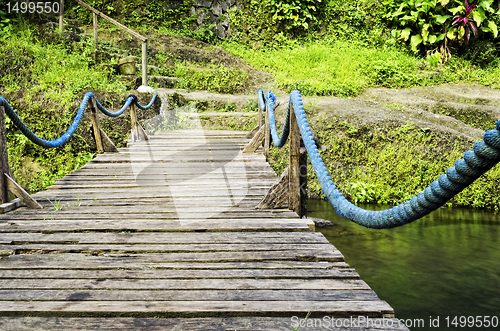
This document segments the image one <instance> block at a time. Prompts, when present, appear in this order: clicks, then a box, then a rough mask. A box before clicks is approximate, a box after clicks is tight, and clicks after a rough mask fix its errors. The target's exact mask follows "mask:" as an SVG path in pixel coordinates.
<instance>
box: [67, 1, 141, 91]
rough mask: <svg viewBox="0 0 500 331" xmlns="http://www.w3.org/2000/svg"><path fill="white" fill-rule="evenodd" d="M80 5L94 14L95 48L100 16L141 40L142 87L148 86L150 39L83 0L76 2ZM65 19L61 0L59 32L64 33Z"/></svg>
mask: <svg viewBox="0 0 500 331" xmlns="http://www.w3.org/2000/svg"><path fill="white" fill-rule="evenodd" d="M76 2H78V3H79V4H80V5H82V6H83V7H85V8H87V9H88V10H90V11H91V12H92V16H93V23H94V43H95V48H96V49H97V46H98V43H97V16H100V17H102V18H104V19H105V20H107V21H109V22H110V23H112V24H114V25H116V26H117V27H119V28H120V29H122V30H124V31H125V32H127V33H129V34H130V35H132V36H133V37H135V38H137V39H139V40H140V41H141V42H142V85H145V86H148V39H147V38H146V37H144V36H142V35H140V34H138V33H137V32H135V31H134V30H132V29H129V28H127V27H126V26H125V25H123V24H121V23H118V22H117V21H115V20H114V19H112V18H111V17H109V16H107V15H105V14H104V13H102V12H100V11H98V10H97V9H95V8H94V7H91V6H89V5H88V4H87V3H85V2H83V1H81V0H76ZM63 19H64V1H63V0H61V9H60V14H59V31H61V32H62V30H63Z"/></svg>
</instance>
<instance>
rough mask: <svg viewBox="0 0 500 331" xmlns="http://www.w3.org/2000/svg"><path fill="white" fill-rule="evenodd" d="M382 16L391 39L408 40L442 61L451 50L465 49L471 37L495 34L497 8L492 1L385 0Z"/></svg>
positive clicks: (497, 15)
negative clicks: (388, 25) (391, 27)
mask: <svg viewBox="0 0 500 331" xmlns="http://www.w3.org/2000/svg"><path fill="white" fill-rule="evenodd" d="M383 4H384V8H385V11H384V13H383V17H384V18H385V19H387V20H388V21H389V22H390V23H391V24H392V26H393V27H394V29H393V30H392V31H391V35H392V37H393V38H395V39H398V40H403V41H405V42H406V41H408V42H409V43H410V45H411V49H412V50H413V51H415V52H417V51H421V52H423V53H426V54H430V55H434V57H437V58H436V60H437V61H440V60H441V59H443V60H444V62H446V61H448V60H449V59H450V58H451V53H452V51H453V50H457V49H459V48H462V49H464V48H466V47H467V45H468V43H469V39H470V38H471V32H472V34H473V35H474V37H477V38H483V39H484V38H486V39H489V38H491V39H494V38H497V36H498V28H497V22H498V21H499V14H500V8H499V3H498V1H495V0H472V1H471V3H470V4H469V2H468V1H467V0H464V1H459V0H441V1H438V0H386V1H383Z"/></svg>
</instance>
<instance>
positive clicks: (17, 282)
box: [0, 278, 370, 311]
mask: <svg viewBox="0 0 500 331" xmlns="http://www.w3.org/2000/svg"><path fill="white" fill-rule="evenodd" d="M0 289H2V290H13V289H26V290H35V289H47V290H58V289H89V290H90V289H101V290H103V289H122V290H124V289H130V290H133V289H135V290H139V289H163V290H167V289H178V290H184V289H190V290H254V289H262V290H370V287H369V286H368V285H367V284H366V283H365V282H364V281H362V280H356V279H279V278H278V279H249V278H242V279H216V278H213V279H212V278H210V279H97V280H93V279H59V278H52V279H51V280H50V281H47V280H46V279H29V278H28V279H0ZM0 302H1V301H0ZM0 311H1V308H0Z"/></svg>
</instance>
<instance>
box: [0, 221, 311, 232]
mask: <svg viewBox="0 0 500 331" xmlns="http://www.w3.org/2000/svg"><path fill="white" fill-rule="evenodd" d="M46 222H47V221H46ZM40 223H43V224H40ZM20 231H25V232H32V231H40V232H56V231H57V232H72V231H131V232H135V231H218V232H224V231H225V232H231V231H310V228H309V226H308V225H307V224H306V223H304V222H301V221H297V220H296V221H294V222H290V221H286V222H283V221H280V220H276V221H269V220H266V221H260V222H259V221H258V219H256V220H255V221H242V222H234V223H231V224H227V221H225V220H224V219H222V220H220V221H213V220H210V219H205V220H197V221H193V220H177V221H176V220H172V221H170V222H166V221H165V220H148V221H147V222H145V221H144V220H137V221H134V222H130V221H128V222H123V221H120V220H117V221H109V220H102V221H99V222H94V223H91V222H85V220H83V221H75V222H68V221H67V222H59V223H57V222H54V221H50V223H49V222H47V223H45V222H40V221H31V222H23V221H15V222H9V223H6V224H0V232H2V233H3V232H20Z"/></svg>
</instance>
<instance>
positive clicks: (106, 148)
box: [90, 97, 118, 154]
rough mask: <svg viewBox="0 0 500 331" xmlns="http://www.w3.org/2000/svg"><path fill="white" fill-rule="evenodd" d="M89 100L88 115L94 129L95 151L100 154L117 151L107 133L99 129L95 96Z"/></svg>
mask: <svg viewBox="0 0 500 331" xmlns="http://www.w3.org/2000/svg"><path fill="white" fill-rule="evenodd" d="M90 100H91V103H90V104H91V106H90V117H91V118H92V128H93V130H94V139H95V144H96V146H97V152H98V153H99V154H102V153H104V152H110V153H117V152H118V148H116V146H115V144H113V142H112V141H111V139H109V137H108V135H107V134H106V133H105V132H104V131H103V130H102V129H101V125H100V123H99V116H98V114H97V104H96V101H95V98H94V97H92V98H91V99H90Z"/></svg>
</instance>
